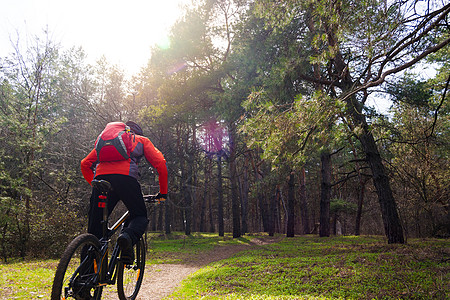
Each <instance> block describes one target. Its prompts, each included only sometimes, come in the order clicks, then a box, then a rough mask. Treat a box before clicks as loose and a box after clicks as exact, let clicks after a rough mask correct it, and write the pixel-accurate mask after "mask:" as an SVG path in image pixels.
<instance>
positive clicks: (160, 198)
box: [155, 193, 167, 203]
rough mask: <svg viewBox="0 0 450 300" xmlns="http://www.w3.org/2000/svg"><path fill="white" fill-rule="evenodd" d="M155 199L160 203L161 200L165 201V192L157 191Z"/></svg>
mask: <svg viewBox="0 0 450 300" xmlns="http://www.w3.org/2000/svg"><path fill="white" fill-rule="evenodd" d="M155 199H156V200H158V203H161V201H166V199H167V194H161V193H158V194H157V195H156V197H155Z"/></svg>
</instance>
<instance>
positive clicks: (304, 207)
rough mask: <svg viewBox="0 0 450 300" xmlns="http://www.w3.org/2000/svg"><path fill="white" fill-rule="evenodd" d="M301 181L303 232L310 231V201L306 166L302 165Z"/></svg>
mask: <svg viewBox="0 0 450 300" xmlns="http://www.w3.org/2000/svg"><path fill="white" fill-rule="evenodd" d="M299 175H300V176H299V182H300V214H301V218H302V234H308V233H310V231H311V230H310V228H309V219H308V203H307V202H306V174H305V168H304V167H302V169H301V170H300V173H299Z"/></svg>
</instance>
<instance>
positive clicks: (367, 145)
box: [347, 97, 405, 244]
mask: <svg viewBox="0 0 450 300" xmlns="http://www.w3.org/2000/svg"><path fill="white" fill-rule="evenodd" d="M347 110H348V111H349V113H350V116H351V117H352V120H353V122H354V125H355V128H358V129H359V130H361V133H360V134H359V135H358V139H359V141H360V142H361V145H362V146H363V149H364V153H365V154H366V159H367V162H368V163H369V166H370V169H371V171H372V176H373V183H374V185H375V189H376V191H377V195H378V202H379V203H380V207H381V215H382V218H383V224H384V230H385V234H386V237H387V239H388V243H389V244H393V243H400V244H403V243H405V240H404V237H403V228H402V226H401V223H400V217H399V215H398V212H397V205H396V203H395V199H394V196H393V194H392V189H391V185H390V182H389V178H388V176H387V175H386V170H385V168H384V165H383V162H382V159H381V156H380V153H379V152H378V147H377V144H376V142H375V139H374V137H373V135H372V132H371V131H370V129H369V126H368V125H367V122H366V117H365V115H364V114H363V113H362V105H361V104H360V103H359V102H358V101H357V100H356V98H355V97H351V98H350V101H348V102H347Z"/></svg>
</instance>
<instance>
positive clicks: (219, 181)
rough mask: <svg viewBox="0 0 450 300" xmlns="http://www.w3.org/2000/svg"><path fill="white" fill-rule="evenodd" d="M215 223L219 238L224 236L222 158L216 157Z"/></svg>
mask: <svg viewBox="0 0 450 300" xmlns="http://www.w3.org/2000/svg"><path fill="white" fill-rule="evenodd" d="M217 210H218V211H217V218H218V220H217V223H218V225H219V236H224V234H225V233H224V224H223V186H222V156H221V155H218V157H217Z"/></svg>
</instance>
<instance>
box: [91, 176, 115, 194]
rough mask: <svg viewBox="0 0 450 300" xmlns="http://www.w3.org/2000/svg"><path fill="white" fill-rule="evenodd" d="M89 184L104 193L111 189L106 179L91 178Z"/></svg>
mask: <svg viewBox="0 0 450 300" xmlns="http://www.w3.org/2000/svg"><path fill="white" fill-rule="evenodd" d="M91 184H92V187H93V188H94V189H96V190H98V191H99V192H101V193H106V192H109V191H110V190H111V183H109V181H106V180H97V179H94V180H92V182H91Z"/></svg>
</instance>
